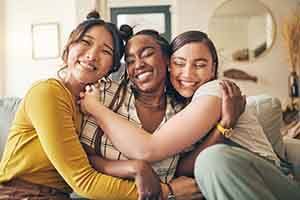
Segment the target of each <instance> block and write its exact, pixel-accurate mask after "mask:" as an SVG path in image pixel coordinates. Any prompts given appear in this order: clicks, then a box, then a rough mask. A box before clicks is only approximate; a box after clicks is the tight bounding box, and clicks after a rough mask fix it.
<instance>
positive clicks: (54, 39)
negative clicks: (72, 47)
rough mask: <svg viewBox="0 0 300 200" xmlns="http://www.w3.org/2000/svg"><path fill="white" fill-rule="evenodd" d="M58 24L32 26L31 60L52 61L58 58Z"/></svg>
mask: <svg viewBox="0 0 300 200" xmlns="http://www.w3.org/2000/svg"><path fill="white" fill-rule="evenodd" d="M59 33H60V31H59V24H58V23H42V24H32V25H31V34H32V59H34V60H39V59H54V58H58V57H59V56H60V34H59Z"/></svg>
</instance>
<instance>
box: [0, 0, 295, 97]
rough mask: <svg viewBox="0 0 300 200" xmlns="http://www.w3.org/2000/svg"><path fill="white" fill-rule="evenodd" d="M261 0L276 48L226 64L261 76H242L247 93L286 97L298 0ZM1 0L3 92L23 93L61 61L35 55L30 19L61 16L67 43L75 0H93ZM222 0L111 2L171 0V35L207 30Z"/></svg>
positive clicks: (147, 1)
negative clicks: (290, 32) (288, 39)
mask: <svg viewBox="0 0 300 200" xmlns="http://www.w3.org/2000/svg"><path fill="white" fill-rule="evenodd" d="M98 1H99V0H98ZM101 1H103V0H101ZM260 1H261V2H263V3H264V4H265V5H266V6H267V7H268V8H269V9H270V11H271V12H272V14H273V16H274V17H275V21H276V32H277V34H276V37H275V43H274V45H273V47H272V49H271V50H270V51H269V52H268V53H267V54H265V55H264V56H263V57H262V58H259V59H258V60H257V61H255V62H253V63H248V64H245V63H241V64H236V65H228V66H226V68H231V67H236V68H239V69H242V70H244V71H246V72H248V73H250V74H253V75H256V76H258V78H259V81H258V83H257V84H255V83H249V82H242V81H240V82H238V84H239V85H240V86H241V88H242V90H243V91H244V92H245V93H246V94H249V95H255V94H260V93H268V94H271V95H274V96H276V97H279V98H280V99H281V100H284V99H286V98H287V97H288V90H287V77H288V62H287V55H286V50H285V48H284V43H283V39H282V35H281V30H282V18H283V17H284V16H287V15H288V14H290V13H291V10H292V9H293V8H294V7H295V6H296V4H297V3H298V2H299V0H285V1H282V0H272V1H268V0H260ZM0 2H1V3H3V2H4V3H5V4H6V5H5V6H4V7H5V8H4V9H5V16H4V19H5V24H6V25H5V29H4V30H5V31H4V34H6V35H7V37H6V40H5V41H6V46H5V52H6V54H5V56H4V59H2V58H3V55H2V54H0V60H1V61H0V62H3V60H5V61H6V63H5V71H6V72H5V77H6V80H5V91H4V92H5V95H18V96H22V95H23V94H24V91H25V90H26V89H27V88H28V86H29V85H30V84H31V83H32V82H33V81H34V80H36V79H40V78H43V77H47V76H49V75H53V74H55V73H56V70H57V64H58V63H59V59H55V60H43V61H35V60H32V59H31V38H30V25H31V24H32V23H41V22H52V21H54V22H55V21H56V22H59V23H60V27H61V38H62V41H61V43H62V44H64V43H65V40H66V38H67V36H68V34H69V32H70V31H71V29H72V28H73V26H74V24H75V22H76V20H77V19H78V15H79V14H80V13H81V14H80V15H82V12H83V11H80V12H79V11H78V9H79V8H77V9H76V8H75V4H76V2H79V3H78V5H81V7H85V9H86V8H88V7H89V6H87V5H89V4H90V1H86V2H85V1H84V0H74V1H71V0H67V1H60V0H43V1H37V0H26V1H20V0H0ZM74 2H75V3H74ZM223 2H224V0H188V3H187V1H183V0H144V1H140V0H127V1H124V0H107V5H108V6H109V7H112V6H117V7H120V6H127V5H128V4H132V3H134V5H136V6H138V5H144V6H145V5H172V6H171V16H172V37H174V36H175V35H177V34H179V33H181V32H183V31H186V30H192V29H198V30H202V31H208V21H209V19H210V17H211V15H212V14H213V11H214V9H216V8H217V7H218V6H219V5H220V4H221V3H223ZM81 3H82V4H81ZM0 6H1V5H0ZM1 8H3V7H2V6H1V7H0V11H1ZM1 13H2V12H1ZM78 13H79V14H78ZM2 19H3V18H2V17H1V18H0V27H1V25H2V24H1V20H2ZM1 38H2V36H1ZM0 44H1V40H0ZM0 50H1V49H0ZM0 64H1V63H0ZM0 70H1V68H0ZM2 70H3V69H2ZM0 73H1V74H2V71H0ZM0 78H1V80H2V77H1V76H0ZM0 83H1V81H0ZM0 86H1V85H0ZM0 94H1V87H0Z"/></svg>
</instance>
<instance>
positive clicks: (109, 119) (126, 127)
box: [90, 104, 154, 161]
mask: <svg viewBox="0 0 300 200" xmlns="http://www.w3.org/2000/svg"><path fill="white" fill-rule="evenodd" d="M90 114H92V115H93V117H94V118H95V120H96V122H97V124H98V125H99V126H100V127H101V128H102V130H104V133H105V134H106V135H107V136H108V137H109V139H110V140H111V142H112V143H113V144H114V145H115V146H116V147H117V148H118V149H119V150H121V151H122V153H123V154H125V155H126V156H127V157H128V158H130V159H138V160H146V159H145V156H146V155H147V153H148V152H151V151H152V147H153V146H154V145H151V141H152V139H151V134H149V133H148V132H146V131H144V130H143V129H141V128H139V127H136V126H135V125H133V124H132V123H130V122H128V120H126V119H124V118H123V117H121V116H120V115H117V114H116V113H114V112H112V111H111V110H109V109H108V108H106V107H105V106H103V105H101V104H97V105H95V107H94V109H93V111H92V112H91V113H90ZM116 124H117V125H116ZM124 138H129V140H130V142H124ZM133 144H134V148H132V145H133ZM147 161H149V160H147Z"/></svg>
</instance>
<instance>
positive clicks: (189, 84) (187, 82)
mask: <svg viewBox="0 0 300 200" xmlns="http://www.w3.org/2000/svg"><path fill="white" fill-rule="evenodd" d="M180 84H181V85H183V86H184V87H193V86H195V85H196V82H191V81H180Z"/></svg>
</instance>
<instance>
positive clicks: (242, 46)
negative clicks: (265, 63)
mask: <svg viewBox="0 0 300 200" xmlns="http://www.w3.org/2000/svg"><path fill="white" fill-rule="evenodd" d="M208 30H209V31H208V32H209V35H210V37H211V38H212V39H213V41H214V42H215V44H216V48H217V49H218V52H219V54H220V57H221V58H223V59H225V60H226V61H227V62H232V61H233V62H236V61H245V62H249V61H251V62H252V61H255V60H256V59H258V58H260V57H262V56H263V55H265V54H266V53H267V52H268V51H269V50H270V49H271V47H272V45H273V43H274V39H275V30H276V27H275V22H274V18H273V16H272V14H271V12H270V10H269V9H268V8H267V7H266V6H265V5H264V4H263V3H261V2H260V1H258V0H228V1H225V2H224V3H222V4H221V5H220V6H219V7H217V9H216V10H215V12H214V13H213V15H212V17H211V18H210V20H209V26H208Z"/></svg>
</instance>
